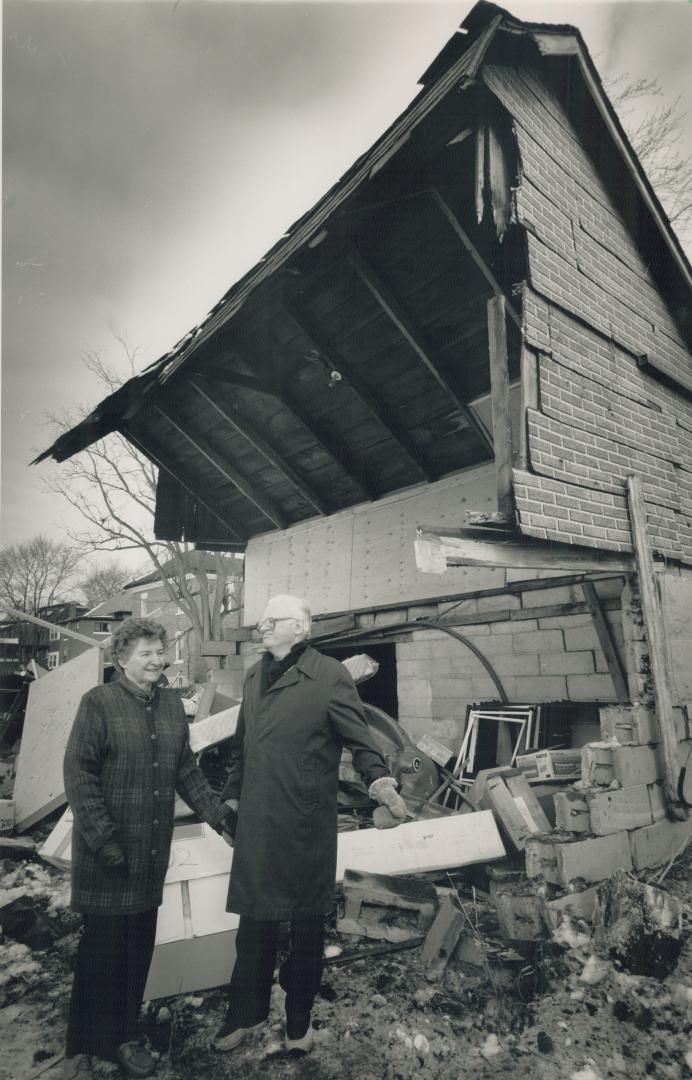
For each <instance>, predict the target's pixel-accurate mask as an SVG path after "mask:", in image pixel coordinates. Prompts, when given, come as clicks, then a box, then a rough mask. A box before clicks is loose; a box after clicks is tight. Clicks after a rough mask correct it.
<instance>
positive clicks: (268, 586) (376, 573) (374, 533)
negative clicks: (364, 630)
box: [245, 463, 504, 624]
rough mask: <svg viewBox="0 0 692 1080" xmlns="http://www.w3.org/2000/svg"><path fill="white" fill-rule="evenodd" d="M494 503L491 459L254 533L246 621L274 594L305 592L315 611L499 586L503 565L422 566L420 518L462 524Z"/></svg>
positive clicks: (426, 522)
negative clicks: (430, 570) (428, 569)
mask: <svg viewBox="0 0 692 1080" xmlns="http://www.w3.org/2000/svg"><path fill="white" fill-rule="evenodd" d="M489 510H495V474H494V468H493V465H492V463H490V464H487V465H482V466H478V467H477V468H473V469H467V470H465V471H464V472H462V473H458V474H457V475H455V476H452V477H447V478H445V479H444V480H440V481H438V482H437V483H434V484H424V485H419V486H417V487H415V488H409V489H408V490H407V491H405V492H399V493H398V494H396V495H391V496H387V497H385V498H382V499H379V500H377V501H376V502H371V503H365V504H360V505H359V506H357V507H355V508H354V509H353V510H345V511H343V512H342V513H340V514H335V515H333V516H331V517H329V518H326V519H323V520H321V521H316V522H311V523H309V524H306V525H297V526H294V527H293V528H291V529H286V530H284V531H283V532H280V533H270V534H267V535H266V536H262V537H254V538H253V539H252V540H251V541H250V543H249V545H248V550H247V555H246V559H245V604H246V609H245V610H246V615H245V617H246V623H248V624H251V623H254V622H257V621H258V619H259V618H260V616H261V614H262V610H263V608H264V606H265V604H266V602H267V600H268V599H269V597H270V596H273V595H275V594H276V593H292V594H294V595H297V596H303V597H305V599H306V600H307V601H308V603H309V604H310V606H311V608H312V611H313V613H314V614H316V615H317V614H326V613H329V612H336V611H348V610H351V609H354V608H367V607H370V606H376V605H382V604H387V603H400V602H401V601H402V600H411V601H413V600H423V599H432V598H434V597H435V596H446V595H449V594H450V593H456V592H464V591H466V590H470V589H475V588H490V587H492V586H494V585H501V584H503V583H504V571H503V570H501V569H487V568H483V569H480V568H478V567H454V568H450V569H449V570H448V571H447V573H446V574H444V575H443V576H439V575H436V574H425V573H423V572H422V571H419V570H418V569H417V568H416V561H415V552H414V541H415V539H416V527H417V526H418V525H431V524H434V525H445V524H447V525H449V526H450V527H456V528H458V527H459V526H460V525H462V524H463V523H464V521H465V515H466V513H467V511H474V512H478V511H489Z"/></svg>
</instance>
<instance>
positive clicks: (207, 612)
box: [46, 341, 240, 642]
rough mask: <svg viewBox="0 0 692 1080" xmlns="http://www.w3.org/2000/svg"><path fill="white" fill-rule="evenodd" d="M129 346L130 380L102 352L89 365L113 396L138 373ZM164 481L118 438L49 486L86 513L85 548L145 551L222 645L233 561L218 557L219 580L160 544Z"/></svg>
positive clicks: (67, 419) (235, 601)
mask: <svg viewBox="0 0 692 1080" xmlns="http://www.w3.org/2000/svg"><path fill="white" fill-rule="evenodd" d="M121 344H122V345H123V348H124V350H125V354H126V358H127V367H128V371H127V375H126V376H124V377H123V376H122V375H120V374H119V373H117V372H116V371H114V370H113V369H112V368H109V367H107V366H106V365H105V364H104V363H103V362H102V360H101V358H100V357H99V356H98V354H96V353H91V354H88V355H87V356H86V357H85V358H84V363H85V366H86V367H87V369H88V370H89V371H90V372H91V373H92V374H95V375H96V376H97V378H98V379H99V381H100V382H101V384H102V386H103V387H104V391H105V393H107V394H111V393H113V392H114V391H115V390H117V389H118V387H120V386H121V385H122V384H123V382H124V381H125V378H126V377H129V376H130V375H134V374H135V371H136V366H135V361H136V355H137V354H136V351H133V350H131V349H130V348H129V347H128V346H127V344H126V343H125V342H122V341H121ZM87 411H88V410H86V409H83V410H80V415H79V416H78V415H74V414H73V413H71V412H69V411H66V412H63V413H62V414H61V415H58V416H56V415H52V416H50V417H49V421H50V422H51V424H52V426H53V427H54V428H55V429H56V434H58V433H61V432H64V431H67V430H69V429H70V428H71V427H73V426H74V425H75V423H77V422H78V421H79V419H80V418H81V416H84V415H86V413H87ZM156 480H157V470H156V468H155V466H154V465H152V463H151V462H150V461H149V460H148V458H146V457H145V456H144V455H143V454H141V453H139V452H138V451H137V450H136V449H135V448H134V446H132V444H131V443H129V442H128V441H127V439H125V438H124V436H122V435H120V434H119V433H117V432H116V433H113V434H111V435H108V436H107V437H106V438H105V439H101V440H99V441H98V442H96V443H92V445H91V446H89V447H87V448H86V450H82V451H81V452H80V453H79V454H76V455H75V456H74V457H72V458H70V459H69V460H68V461H66V462H64V463H63V464H62V465H61V466H59V467H57V468H56V470H55V471H54V473H53V475H52V476H51V477H50V478H49V479H48V480H47V481H46V483H47V486H48V488H49V489H50V490H51V491H53V492H57V493H58V494H60V495H62V496H63V498H65V499H66V500H67V502H69V503H70V505H71V506H72V507H74V508H75V509H76V510H77V511H78V512H79V513H80V515H81V517H82V519H83V521H84V528H83V529H80V530H68V535H69V537H70V539H71V540H72V541H73V542H74V543H75V544H76V545H77V546H78V547H79V549H80V550H82V551H84V552H123V551H133V550H135V551H141V552H142V554H143V555H145V556H146V557H147V558H148V560H149V562H150V564H151V565H152V567H153V568H154V570H155V571H156V573H157V574H158V577H159V578H160V580H161V582H162V583H163V585H164V586H165V589H166V592H167V593H168V596H169V599H170V600H171V601H173V602H174V603H175V604H176V605H177V606H178V607H180V608H181V609H182V610H183V612H184V613H185V615H186V616H187V617H188V619H189V620H190V623H191V625H192V629H193V630H194V632H195V633H196V635H197V637H198V639H199V641H200V642H204V641H210V640H221V638H222V622H223V619H224V617H225V616H227V615H229V614H231V613H232V612H235V611H238V610H239V608H240V595H239V593H240V582H239V580H238V579H237V578H232V577H231V575H230V574H229V563H230V560H229V559H228V557H227V556H224V555H223V554H218V555H216V556H215V557H214V571H213V578H212V577H211V575H209V574H208V573H207V572H206V571H205V570H204V569H202V567H201V564H200V560H199V558H198V557H197V558H195V557H194V555H193V553H192V551H191V549H190V547H189V545H187V544H185V543H182V542H181V543H178V542H174V541H163V540H157V539H155V537H154V512H155V508H156ZM207 565H208V563H207Z"/></svg>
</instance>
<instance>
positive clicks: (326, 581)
mask: <svg viewBox="0 0 692 1080" xmlns="http://www.w3.org/2000/svg"><path fill="white" fill-rule="evenodd" d="M352 547H353V515H352V514H351V513H350V512H348V511H347V512H346V513H342V514H335V515H334V516H332V517H329V518H326V519H323V520H321V521H318V522H314V523H310V524H306V525H296V526H294V527H293V528H292V529H286V530H284V531H283V532H279V533H270V534H269V535H267V536H260V537H255V538H253V539H252V540H251V541H250V543H249V545H248V549H247V554H246V556H245V621H246V623H247V624H252V623H256V622H257V621H258V620H259V619H260V617H261V615H262V611H263V610H264V607H265V605H266V602H267V600H268V599H269V597H270V596H275V595H276V594H277V593H290V594H292V595H294V596H302V597H304V598H305V599H306V600H307V601H308V603H309V604H310V606H311V608H312V610H313V611H314V612H315V613H316V614H317V613H318V612H322V611H344V610H346V608H348V589H349V580H350V574H351V551H352Z"/></svg>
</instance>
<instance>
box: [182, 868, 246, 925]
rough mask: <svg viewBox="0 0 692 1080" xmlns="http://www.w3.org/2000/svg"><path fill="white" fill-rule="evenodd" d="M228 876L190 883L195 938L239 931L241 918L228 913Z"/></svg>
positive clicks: (200, 879) (202, 879)
mask: <svg viewBox="0 0 692 1080" xmlns="http://www.w3.org/2000/svg"><path fill="white" fill-rule="evenodd" d="M228 882H229V875H228V874H217V875H216V877H208V878H199V879H198V880H197V881H191V882H190V909H191V912H192V928H193V931H194V935H195V937H204V935H206V934H223V933H225V932H226V931H227V930H237V929H238V926H239V925H240V916H239V915H235V914H233V913H232V912H229V911H226V897H227V895H228Z"/></svg>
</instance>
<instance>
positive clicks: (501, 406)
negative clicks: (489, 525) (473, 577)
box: [488, 296, 514, 520]
mask: <svg viewBox="0 0 692 1080" xmlns="http://www.w3.org/2000/svg"><path fill="white" fill-rule="evenodd" d="M488 348H489V352H490V394H491V404H492V415H493V448H494V453H495V483H496V486H497V509H498V513H499V514H500V515H501V516H502V517H503V518H505V519H508V520H511V519H512V517H513V510H514V496H513V493H512V421H511V414H510V404H509V363H508V359H507V319H506V316H505V298H504V296H493V297H491V298H490V300H488Z"/></svg>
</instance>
